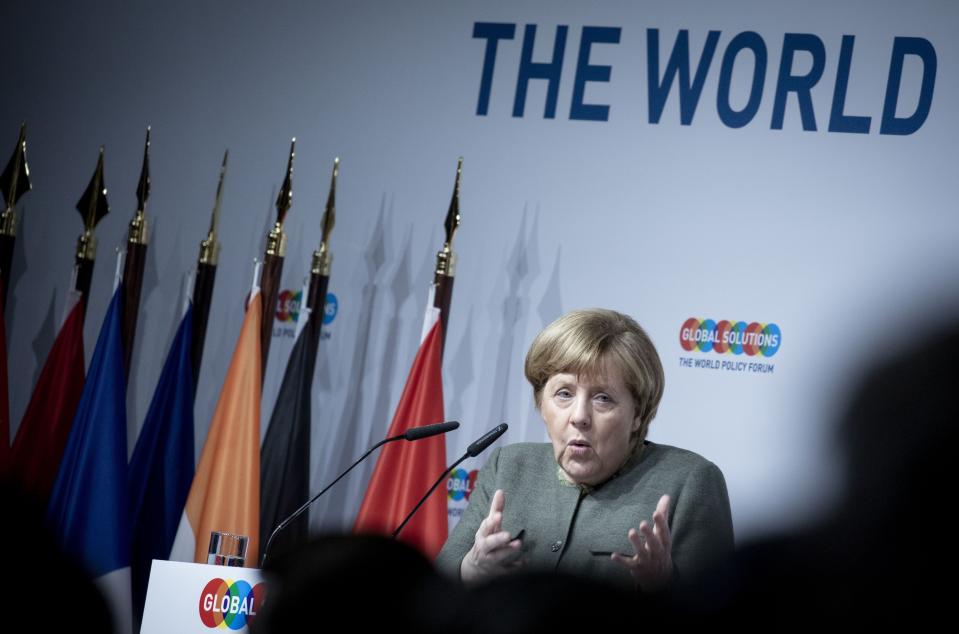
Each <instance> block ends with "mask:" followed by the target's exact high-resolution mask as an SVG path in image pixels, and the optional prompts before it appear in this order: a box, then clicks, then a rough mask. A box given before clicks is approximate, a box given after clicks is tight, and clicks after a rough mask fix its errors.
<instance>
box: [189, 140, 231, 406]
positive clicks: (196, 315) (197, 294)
mask: <svg viewBox="0 0 959 634" xmlns="http://www.w3.org/2000/svg"><path fill="white" fill-rule="evenodd" d="M229 158H230V151H229V150H226V151H225V152H224V153H223V164H222V165H221V166H220V181H219V183H217V186H216V200H215V202H214V203H213V213H212V214H211V216H210V231H209V232H208V233H207V236H206V239H205V240H203V241H202V242H200V257H199V258H198V259H197V264H196V279H195V280H194V282H193V341H192V343H191V350H190V358H191V363H192V366H193V394H194V398H196V387H197V385H199V382H200V367H201V362H202V361H203V344H204V342H205V341H206V326H207V321H208V320H209V317H210V304H211V303H212V302H213V285H214V283H215V282H216V265H217V261H218V260H219V257H220V243H219V242H218V241H217V234H216V231H217V226H218V225H219V222H220V203H221V201H222V200H223V181H224V179H225V178H226V164H227V161H228V160H229Z"/></svg>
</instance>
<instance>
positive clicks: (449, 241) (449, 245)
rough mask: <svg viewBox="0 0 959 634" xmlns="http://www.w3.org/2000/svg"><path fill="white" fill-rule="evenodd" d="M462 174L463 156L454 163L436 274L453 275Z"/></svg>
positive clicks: (437, 255) (437, 256) (437, 257)
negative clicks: (454, 241) (444, 236)
mask: <svg viewBox="0 0 959 634" xmlns="http://www.w3.org/2000/svg"><path fill="white" fill-rule="evenodd" d="M462 174H463V157H462V156H461V157H459V160H458V161H457V163H456V180H455V182H454V183H453V196H452V198H451V199H450V208H449V211H447V212H446V221H445V222H444V223H443V227H444V228H445V229H446V240H445V242H444V243H443V249H442V250H441V251H440V252H439V253H437V254H436V275H446V276H448V277H452V276H453V272H454V269H455V268H456V255H455V254H454V253H453V235H454V234H455V233H456V229H457V228H458V227H459V226H460V177H461V176H462Z"/></svg>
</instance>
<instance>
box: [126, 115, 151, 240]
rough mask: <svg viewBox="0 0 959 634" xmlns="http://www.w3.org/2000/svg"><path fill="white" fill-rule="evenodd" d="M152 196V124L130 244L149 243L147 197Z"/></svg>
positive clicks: (132, 223)
mask: <svg viewBox="0 0 959 634" xmlns="http://www.w3.org/2000/svg"><path fill="white" fill-rule="evenodd" d="M149 197H150V126H147V138H146V142H145V143H144V144H143V167H141V168H140V182H139V183H138V184H137V210H136V213H134V214H133V220H131V221H130V231H129V237H128V238H127V242H129V243H130V244H146V243H147V218H146V206H147V198H149Z"/></svg>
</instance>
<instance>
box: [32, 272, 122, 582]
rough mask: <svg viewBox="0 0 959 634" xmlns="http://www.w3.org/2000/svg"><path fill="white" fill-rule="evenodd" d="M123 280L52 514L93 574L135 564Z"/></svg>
mask: <svg viewBox="0 0 959 634" xmlns="http://www.w3.org/2000/svg"><path fill="white" fill-rule="evenodd" d="M122 318H123V285H122V284H120V285H118V287H117V290H116V291H115V292H114V293H113V300H112V301H111V302H110V308H109V309H108V310H107V315H106V317H105V318H104V320H103V326H101V328H100V336H99V337H98V338H97V346H96V349H95V350H94V352H93V359H92V360H91V361H90V369H89V372H88V373H87V379H86V382H85V383H84V384H83V395H82V396H81V397H80V405H79V407H78V408H77V413H76V415H75V416H74V418H73V426H72V427H71V429H70V436H69V438H68V439H67V447H66V450H65V451H64V452H63V459H62V460H61V461H60V470H59V471H58V472H57V479H56V481H55V482H54V485H53V493H52V494H51V496H50V502H49V506H48V507H47V520H48V522H49V524H50V527H51V529H52V530H53V531H54V532H55V534H56V537H57V540H58V541H59V543H60V546H61V547H62V548H63V550H64V551H65V552H67V553H68V554H69V555H71V556H73V557H74V558H75V559H76V560H77V561H79V562H80V563H82V564H83V565H84V566H85V567H86V569H87V572H88V573H89V574H90V575H91V576H92V577H100V576H102V575H105V574H107V573H108V572H112V571H114V570H118V569H120V568H125V567H127V566H129V565H130V527H129V521H130V515H129V497H128V496H129V491H128V487H127V415H126V381H125V378H124V374H125V373H124V368H123V363H124V362H123V345H122V343H121V340H120V322H121V320H122Z"/></svg>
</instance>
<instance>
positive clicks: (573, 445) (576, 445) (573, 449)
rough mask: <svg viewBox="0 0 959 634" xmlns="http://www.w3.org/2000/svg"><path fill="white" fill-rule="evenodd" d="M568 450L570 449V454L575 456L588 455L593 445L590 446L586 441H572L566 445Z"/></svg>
mask: <svg viewBox="0 0 959 634" xmlns="http://www.w3.org/2000/svg"><path fill="white" fill-rule="evenodd" d="M566 448H567V449H569V451H570V453H572V454H573V455H574V456H576V455H581V454H584V453H586V452H587V451H589V450H590V449H591V448H592V445H590V444H589V443H588V442H586V441H585V440H578V439H577V440H571V441H569V442H568V443H567V444H566Z"/></svg>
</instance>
